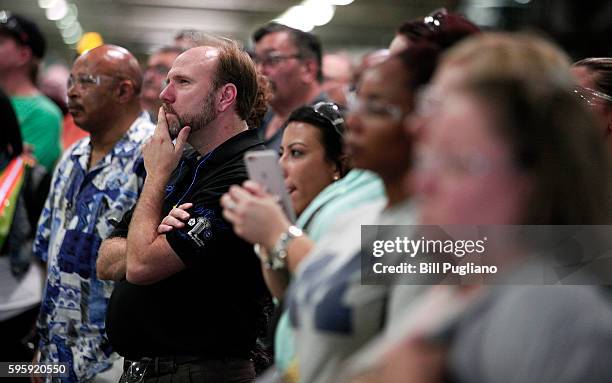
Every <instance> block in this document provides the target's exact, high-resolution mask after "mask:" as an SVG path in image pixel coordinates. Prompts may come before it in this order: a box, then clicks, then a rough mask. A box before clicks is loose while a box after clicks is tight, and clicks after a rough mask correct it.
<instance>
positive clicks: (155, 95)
mask: <svg viewBox="0 0 612 383" xmlns="http://www.w3.org/2000/svg"><path fill="white" fill-rule="evenodd" d="M184 51H185V50H184V49H183V48H180V47H174V46H168V47H162V48H160V49H158V50H156V51H155V52H153V53H152V54H151V56H149V59H148V60H147V68H146V69H145V71H144V74H143V83H142V93H141V94H140V104H141V105H142V108H143V109H144V110H145V111H146V112H147V113H149V117H150V118H151V121H153V122H157V112H158V111H159V107H160V106H162V102H161V100H160V99H159V92H161V90H162V88H163V83H164V80H165V79H166V75H167V74H168V71H169V70H170V68H171V67H172V63H173V62H174V60H175V59H176V58H177V57H178V55H180V54H181V53H183V52H184Z"/></svg>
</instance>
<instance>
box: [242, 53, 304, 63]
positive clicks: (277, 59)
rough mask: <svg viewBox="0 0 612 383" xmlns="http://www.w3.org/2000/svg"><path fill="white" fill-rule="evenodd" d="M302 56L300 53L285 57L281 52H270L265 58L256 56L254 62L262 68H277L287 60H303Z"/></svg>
mask: <svg viewBox="0 0 612 383" xmlns="http://www.w3.org/2000/svg"><path fill="white" fill-rule="evenodd" d="M301 58H302V55H301V54H299V53H294V54H290V55H284V54H282V53H280V52H270V53H268V54H266V55H263V56H257V55H256V56H255V57H253V61H254V62H255V64H259V65H262V66H276V65H278V64H280V63H281V62H283V61H285V60H290V59H301Z"/></svg>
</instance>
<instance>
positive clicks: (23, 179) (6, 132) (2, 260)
mask: <svg viewBox="0 0 612 383" xmlns="http://www.w3.org/2000/svg"><path fill="white" fill-rule="evenodd" d="M0 121H2V134H1V135H0V281H2V282H1V283H0V339H2V347H0V360H7V361H9V360H10V361H24V362H25V361H28V362H29V361H31V360H32V356H33V355H32V350H30V349H29V348H28V347H27V346H26V344H25V342H26V340H27V339H28V338H29V334H30V333H31V332H32V331H33V328H34V321H35V319H36V315H37V314H38V305H39V304H40V300H41V292H42V289H43V284H42V281H43V274H44V272H43V270H42V268H41V267H40V265H39V264H38V263H37V262H35V261H34V260H33V259H32V240H33V237H34V229H35V227H36V222H37V220H38V216H39V215H40V212H41V210H42V207H43V204H44V202H45V197H46V194H47V192H48V190H49V181H50V179H49V177H48V176H47V173H46V171H45V170H44V168H42V167H41V166H38V165H35V164H34V162H33V160H32V159H31V158H29V157H28V156H27V155H25V154H23V143H22V140H21V133H20V131H19V124H18V121H17V117H16V115H15V112H14V110H13V107H12V106H11V103H10V101H9V99H8V98H7V97H6V95H4V94H3V93H2V92H0Z"/></svg>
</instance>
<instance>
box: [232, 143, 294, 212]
mask: <svg viewBox="0 0 612 383" xmlns="http://www.w3.org/2000/svg"><path fill="white" fill-rule="evenodd" d="M244 161H245V163H246V168H247V172H248V173H249V178H250V179H251V180H253V181H256V182H257V183H259V184H261V185H262V186H263V187H264V188H265V189H266V191H267V192H268V193H270V194H272V195H274V196H276V197H277V198H278V200H279V203H280V205H281V207H282V208H283V211H284V212H285V215H286V216H287V218H288V219H289V221H291V222H292V223H295V210H294V209H293V205H292V204H291V197H290V196H289V193H288V192H287V188H286V187H285V179H284V177H283V172H282V170H281V168H280V166H279V164H278V155H277V154H276V152H275V151H273V150H257V151H251V152H247V153H245V155H244Z"/></svg>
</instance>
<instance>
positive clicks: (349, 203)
mask: <svg viewBox="0 0 612 383" xmlns="http://www.w3.org/2000/svg"><path fill="white" fill-rule="evenodd" d="M383 198H385V188H384V185H383V183H382V181H381V179H380V178H379V177H378V176H377V175H376V174H374V173H372V172H370V171H367V170H361V169H353V170H351V171H350V172H348V173H347V175H346V176H344V177H343V178H342V179H340V180H338V181H336V182H334V183H333V184H331V185H329V186H328V187H326V188H325V189H323V191H322V192H321V193H319V195H317V196H316V197H315V199H314V200H312V202H311V203H310V205H308V207H307V208H306V209H305V210H304V211H303V212H302V214H300V217H299V218H298V220H297V223H296V225H297V226H298V227H301V228H302V229H304V231H306V232H307V233H308V237H309V238H310V239H312V240H313V241H314V242H318V241H319V240H320V239H321V238H322V237H323V236H324V235H325V233H327V232H328V231H329V229H330V227H331V225H332V224H333V223H334V222H335V221H336V220H337V218H338V217H339V216H341V215H342V214H344V213H346V212H349V211H350V210H351V209H354V208H355V207H358V206H361V205H363V204H365V203H367V202H372V201H375V200H378V199H383ZM294 355H295V348H294V339H293V330H292V329H291V326H290V323H289V315H288V314H287V311H285V312H284V313H283V314H282V315H281V317H280V319H279V322H278V325H277V327H276V336H275V341H274V363H275V365H276V368H277V369H278V370H280V371H282V372H284V371H286V370H287V369H288V368H289V366H290V365H291V363H292V361H293V359H294Z"/></svg>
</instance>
